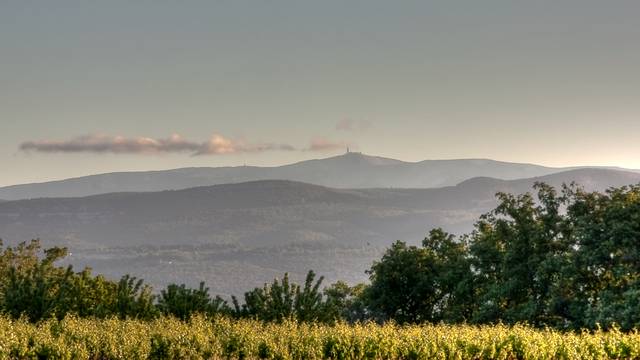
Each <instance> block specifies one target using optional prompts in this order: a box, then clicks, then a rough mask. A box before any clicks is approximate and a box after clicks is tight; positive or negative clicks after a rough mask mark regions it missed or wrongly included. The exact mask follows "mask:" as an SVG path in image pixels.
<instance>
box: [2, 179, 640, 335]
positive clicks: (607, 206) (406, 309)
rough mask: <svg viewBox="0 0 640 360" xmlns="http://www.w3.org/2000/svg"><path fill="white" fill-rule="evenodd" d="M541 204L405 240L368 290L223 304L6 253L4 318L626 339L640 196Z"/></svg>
mask: <svg viewBox="0 0 640 360" xmlns="http://www.w3.org/2000/svg"><path fill="white" fill-rule="evenodd" d="M534 190H535V193H533V194H531V193H526V194H522V195H513V194H507V193H499V194H497V197H498V200H499V203H498V206H497V207H496V208H495V209H493V210H492V211H490V212H488V213H486V214H484V215H483V216H482V217H481V218H480V219H478V221H477V222H476V224H475V227H474V230H473V231H472V232H471V233H469V234H464V235H461V236H455V235H453V234H449V233H446V232H445V231H443V230H442V229H433V230H431V231H430V232H429V233H428V235H427V236H426V237H425V238H424V240H423V241H422V245H421V246H409V245H407V244H406V243H405V242H402V241H396V242H395V243H393V244H392V245H391V246H390V247H389V248H388V249H387V250H386V252H385V253H384V255H383V256H382V257H381V258H380V259H379V260H377V261H375V262H374V263H373V264H372V266H371V268H370V269H369V270H368V275H369V278H370V282H369V283H368V284H356V285H350V284H347V283H345V282H340V281H339V282H336V283H334V284H330V285H328V286H324V284H323V283H322V282H323V278H322V277H318V276H317V275H316V274H315V273H314V272H313V271H309V273H308V275H307V278H306V281H305V282H304V284H295V283H293V282H291V281H290V280H289V278H288V275H287V274H284V276H283V277H282V278H281V279H274V281H273V282H272V283H268V284H265V285H264V286H263V287H259V288H255V289H253V290H249V291H247V292H246V293H244V295H243V296H241V297H239V298H238V297H235V296H234V297H232V298H231V299H223V298H222V297H220V296H217V295H212V294H210V293H209V290H208V288H207V287H206V285H205V284H204V283H201V284H200V286H199V287H198V288H188V287H186V286H185V285H179V284H171V285H169V286H167V287H166V288H165V289H161V290H160V291H154V290H153V289H151V288H150V287H149V286H147V285H145V283H144V281H143V280H142V279H136V278H134V277H131V276H129V275H126V276H124V277H122V278H121V279H120V280H118V281H113V280H110V279H107V278H105V277H103V276H101V275H93V274H92V272H91V270H90V269H88V268H86V269H83V270H81V271H76V270H74V269H73V267H72V266H68V267H62V266H58V265H56V262H57V261H58V260H60V259H62V258H64V257H65V256H66V255H67V249H65V248H59V247H52V248H47V249H44V250H43V249H42V246H41V243H40V241H39V240H32V241H31V242H28V243H21V244H19V245H18V246H15V247H9V246H6V247H4V246H3V247H2V253H1V254H0V310H1V311H2V313H4V314H6V315H7V316H9V317H11V318H14V319H18V318H26V319H28V320H29V321H31V322H39V321H41V320H46V319H49V318H56V319H63V318H64V317H65V316H67V315H68V314H74V315H75V316H78V317H91V318H109V317H118V318H121V319H129V318H135V319H143V320H150V319H154V318H157V317H159V316H162V315H169V316H173V317H176V318H178V319H182V320H187V319H189V318H190V317H191V316H192V315H194V314H204V315H207V316H214V315H223V316H227V317H231V318H246V319H254V320H261V321H267V322H282V321H284V320H291V319H294V320H296V321H299V322H319V323H326V324H333V323H336V322H349V323H354V322H364V321H373V322H378V323H384V322H387V321H389V320H393V321H394V322H395V323H399V324H420V323H446V324H458V323H465V324H496V323H502V324H507V325H512V324H528V325H530V326H534V327H539V328H541V327H553V328H556V329H560V330H567V329H571V330H576V329H596V328H603V329H608V328H611V327H612V326H617V327H619V328H620V329H622V330H623V331H628V330H631V329H635V328H637V327H638V326H639V325H640V297H639V295H640V279H639V276H640V241H639V240H640V186H625V187H619V188H611V189H609V190H607V191H605V192H587V191H583V190H582V189H581V188H580V187H578V186H576V185H575V184H573V185H565V186H563V187H562V188H560V189H555V188H553V187H551V186H549V185H546V184H544V183H537V184H536V185H535V187H534Z"/></svg>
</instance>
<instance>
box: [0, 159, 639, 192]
mask: <svg viewBox="0 0 640 360" xmlns="http://www.w3.org/2000/svg"><path fill="white" fill-rule="evenodd" d="M573 169H576V168H575V167H572V168H556V167H546V166H541V165H535V164H526V163H510V162H503V161H496V160H491V159H451V160H422V161H417V162H406V161H401V160H396V159H390V158H385V157H378V156H370V155H365V154H361V153H346V154H343V155H339V156H334V157H329V158H324V159H313V160H305V161H300V162H296V163H292V164H287V165H282V166H274V167H260V166H224V167H187V168H177V169H169V170H151V171H129V172H127V171H125V172H112V173H105V174H94V175H88V176H81V177H75V178H69V179H63V180H55V181H48V182H40V183H30V184H17V185H10V186H5V187H0V198H1V199H4V200H19V199H28V198H39V197H82V196H88V195H95V194H103V193H113V192H142V191H161V190H178V189H186V188H192V187H197V186H207V185H217V184H226V183H239V182H247V181H254V180H276V179H277V180H293V181H301V182H306V183H311V184H317V185H322V186H327V187H332V188H345V189H349V188H384V187H392V188H436V187H443V186H453V185H456V184H458V183H459V182H462V181H464V180H467V179H470V178H473V177H478V176H491V177H495V178H499V179H505V180H515V179H521V178H530V177H535V176H544V175H549V174H552V173H557V172H562V171H567V170H573ZM625 171H633V170H628V169H625Z"/></svg>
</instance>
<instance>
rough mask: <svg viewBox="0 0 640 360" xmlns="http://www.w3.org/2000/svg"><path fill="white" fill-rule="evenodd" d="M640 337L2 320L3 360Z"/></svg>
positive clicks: (391, 350)
mask: <svg viewBox="0 0 640 360" xmlns="http://www.w3.org/2000/svg"><path fill="white" fill-rule="evenodd" d="M638 357H640V334H638V333H627V334H625V333H622V332H620V331H619V330H617V329H615V328H614V329H611V330H610V331H607V332H604V331H602V330H597V331H595V332H592V333H589V332H582V333H570V332H569V333H566V332H565V333H563V332H559V331H557V330H551V329H543V330H536V329H534V328H531V327H527V326H523V325H516V326H513V327H509V326H506V325H495V326H486V325H483V326H470V325H406V326H400V325H396V324H394V323H387V324H385V325H376V324H374V323H362V324H355V325H348V324H345V323H338V324H336V325H333V326H331V325H317V324H308V323H298V322H296V321H290V320H284V321H283V322H282V323H280V324H276V323H265V322H261V321H256V320H232V319H229V318H214V319H208V318H205V317H202V316H196V317H193V318H192V319H191V320H190V321H189V322H184V321H180V320H178V319H176V318H173V317H160V318H157V319H155V320H152V321H142V320H136V319H128V320H119V319H114V318H109V319H82V318H78V317H75V316H69V317H66V318H64V319H63V320H55V319H50V320H47V321H44V322H40V323H38V324H31V323H28V322H26V321H25V320H24V319H22V320H12V319H9V318H0V359H14V358H21V359H23V358H33V359H36V358H56V359H222V358H226V359H343V360H350V359H585V358H588V359H622V358H625V359H630V358H638Z"/></svg>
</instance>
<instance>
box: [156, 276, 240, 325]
mask: <svg viewBox="0 0 640 360" xmlns="http://www.w3.org/2000/svg"><path fill="white" fill-rule="evenodd" d="M158 309H159V311H160V312H162V313H163V314H169V315H173V316H175V317H177V318H179V319H181V320H187V319H189V318H190V317H191V315H192V314H194V313H200V314H206V315H210V316H213V315H216V314H222V313H229V311H230V308H229V307H228V305H227V302H226V301H224V300H223V299H222V298H221V297H220V296H216V297H214V298H211V296H210V295H209V288H207V287H205V285H204V282H201V283H200V286H199V287H198V288H197V289H190V288H187V287H186V285H184V284H182V285H176V284H170V285H169V286H167V288H166V289H165V290H162V291H161V293H160V297H159V298H158Z"/></svg>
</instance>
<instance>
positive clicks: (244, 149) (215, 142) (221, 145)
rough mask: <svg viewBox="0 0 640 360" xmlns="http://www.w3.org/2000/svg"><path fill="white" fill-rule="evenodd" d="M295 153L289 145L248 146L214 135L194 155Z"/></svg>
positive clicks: (261, 144) (264, 144)
mask: <svg viewBox="0 0 640 360" xmlns="http://www.w3.org/2000/svg"><path fill="white" fill-rule="evenodd" d="M274 150H279V151H295V150H296V149H295V148H294V147H293V146H291V145H288V144H276V143H260V144H246V143H244V142H242V141H237V140H233V139H229V138H225V137H224V136H222V135H217V134H215V135H213V136H212V137H211V139H209V141H207V142H205V143H203V144H202V145H201V146H200V148H199V149H198V151H197V152H196V153H195V154H194V155H223V154H237V153H258V152H265V151H274Z"/></svg>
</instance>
